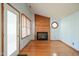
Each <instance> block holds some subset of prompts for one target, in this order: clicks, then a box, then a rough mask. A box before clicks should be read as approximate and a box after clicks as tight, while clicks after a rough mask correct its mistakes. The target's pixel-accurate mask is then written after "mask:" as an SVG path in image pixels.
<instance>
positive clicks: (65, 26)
mask: <svg viewBox="0 0 79 59" xmlns="http://www.w3.org/2000/svg"><path fill="white" fill-rule="evenodd" d="M60 32H61V33H60V35H61V40H62V41H63V42H65V43H67V44H68V45H70V46H71V47H73V48H75V49H76V50H78V51H79V12H75V13H73V14H71V15H69V16H67V17H65V18H64V19H62V24H61V29H60ZM73 43H74V45H73Z"/></svg>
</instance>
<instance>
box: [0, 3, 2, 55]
mask: <svg viewBox="0 0 79 59" xmlns="http://www.w3.org/2000/svg"><path fill="white" fill-rule="evenodd" d="M1 44H2V43H1V3H0V55H1V49H2V48H1Z"/></svg>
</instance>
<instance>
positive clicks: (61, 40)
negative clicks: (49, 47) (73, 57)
mask: <svg viewBox="0 0 79 59" xmlns="http://www.w3.org/2000/svg"><path fill="white" fill-rule="evenodd" d="M58 41H60V42H62V43H63V44H65V45H66V46H68V47H69V48H71V49H73V50H74V51H76V52H79V51H78V50H76V49H75V48H73V47H71V46H69V45H68V44H67V43H65V42H63V41H62V40H58Z"/></svg>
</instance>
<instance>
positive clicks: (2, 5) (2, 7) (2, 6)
mask: <svg viewBox="0 0 79 59" xmlns="http://www.w3.org/2000/svg"><path fill="white" fill-rule="evenodd" d="M1 9H2V10H1V11H2V13H1V14H2V16H1V18H2V20H1V21H2V28H1V29H2V56H3V55H4V4H3V3H2V4H1Z"/></svg>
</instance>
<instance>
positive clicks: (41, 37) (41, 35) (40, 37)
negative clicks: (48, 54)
mask: <svg viewBox="0 0 79 59" xmlns="http://www.w3.org/2000/svg"><path fill="white" fill-rule="evenodd" d="M37 40H48V32H37Z"/></svg>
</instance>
